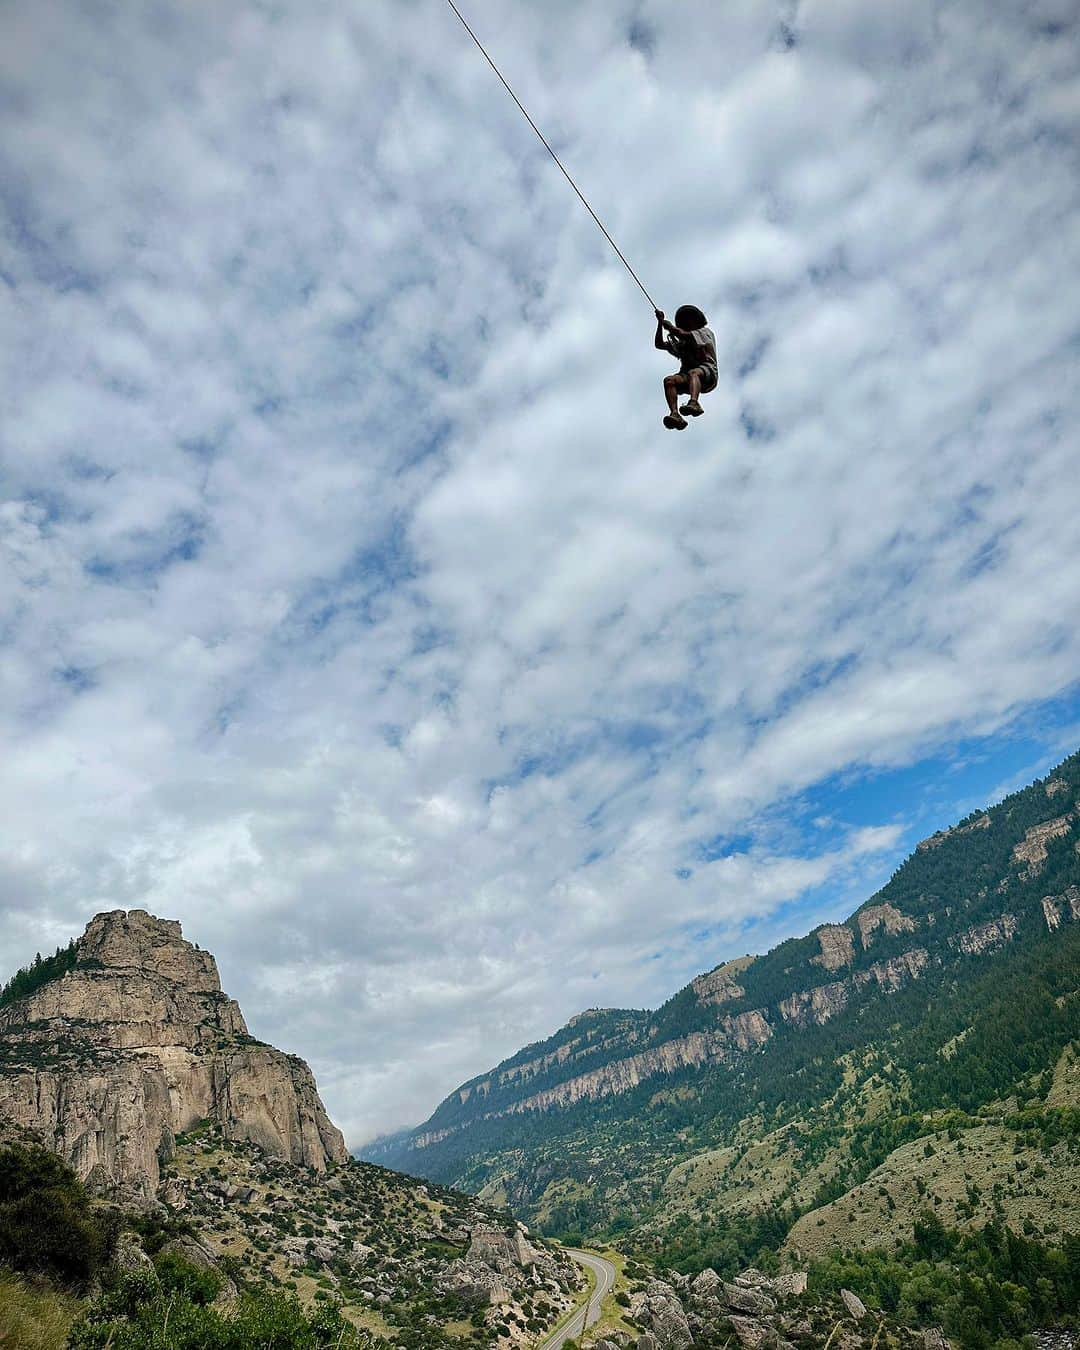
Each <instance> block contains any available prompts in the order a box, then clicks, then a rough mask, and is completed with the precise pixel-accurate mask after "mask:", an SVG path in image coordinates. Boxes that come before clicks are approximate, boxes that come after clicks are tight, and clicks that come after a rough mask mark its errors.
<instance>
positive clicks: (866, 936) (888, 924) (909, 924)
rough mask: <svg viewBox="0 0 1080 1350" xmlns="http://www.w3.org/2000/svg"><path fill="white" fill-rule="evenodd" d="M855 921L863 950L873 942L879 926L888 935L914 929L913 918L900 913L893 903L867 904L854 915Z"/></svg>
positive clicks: (909, 931)
mask: <svg viewBox="0 0 1080 1350" xmlns="http://www.w3.org/2000/svg"><path fill="white" fill-rule="evenodd" d="M855 922H856V923H857V924H858V925H859V940H860V941H861V942H862V947H863V951H866V949H867V947H869V946H870V944H871V943H872V942H873V940H874V934H875V933H876V932H877V930H878V929H879V928H882V929H884V930H885V934H886V936H888V937H892V935H893V934H894V933H911V932H914V929H915V920H914V919H913V918H911V916H910V915H908V914H901V913H900V911H899V910H898V909H897V908H896V906H895V905H867V906H866V908H865V909H860V910H859V912H858V914H856V915H855Z"/></svg>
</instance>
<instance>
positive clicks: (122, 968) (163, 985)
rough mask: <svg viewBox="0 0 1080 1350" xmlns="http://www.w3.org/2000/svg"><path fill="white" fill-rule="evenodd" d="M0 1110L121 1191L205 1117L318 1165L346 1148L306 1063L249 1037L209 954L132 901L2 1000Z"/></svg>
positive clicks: (131, 1189) (155, 1175) (149, 1186)
mask: <svg viewBox="0 0 1080 1350" xmlns="http://www.w3.org/2000/svg"><path fill="white" fill-rule="evenodd" d="M0 1115H3V1116H4V1117H5V1118H6V1119H7V1120H9V1121H12V1122H14V1123H16V1124H18V1125H21V1126H24V1127H25V1128H27V1129H31V1130H33V1131H35V1132H36V1133H37V1134H38V1135H39V1136H40V1137H42V1138H43V1139H45V1140H47V1141H48V1142H49V1143H50V1145H51V1146H52V1147H53V1148H55V1149H56V1151H57V1152H58V1153H60V1154H61V1155H62V1156H63V1157H65V1158H66V1159H67V1160H68V1161H69V1162H70V1163H71V1164H72V1166H73V1167H74V1168H75V1170H76V1171H77V1172H78V1173H79V1175H80V1176H81V1177H83V1178H88V1177H90V1175H91V1174H92V1173H93V1174H94V1177H95V1179H96V1184H97V1185H98V1188H99V1189H101V1188H102V1187H103V1184H107V1183H111V1184H112V1185H113V1186H115V1187H118V1188H120V1189H121V1190H122V1191H123V1192H126V1193H128V1194H129V1195H131V1196H136V1195H142V1196H144V1197H149V1196H151V1195H153V1193H154V1192H155V1190H156V1188H157V1185H158V1180H159V1175H160V1172H159V1168H160V1163H161V1161H162V1160H165V1159H167V1158H169V1157H170V1156H171V1154H172V1151H173V1147H174V1138H175V1135H176V1134H177V1133H179V1132H181V1131H184V1130H188V1129H190V1128H191V1127H192V1126H194V1125H195V1124H196V1123H198V1122H199V1121H201V1120H204V1119H205V1120H212V1121H214V1122H217V1123H218V1124H220V1125H221V1126H222V1127H223V1128H224V1130H225V1132H226V1133H227V1135H228V1136H229V1137H230V1138H234V1139H245V1140H250V1141H251V1142H253V1143H256V1144H258V1145H260V1146H261V1147H262V1148H263V1149H265V1150H266V1151H267V1152H268V1153H271V1154H274V1155H276V1156H279V1157H282V1158H285V1159H288V1160H289V1161H290V1162H294V1163H299V1164H301V1165H304V1166H307V1167H312V1168H315V1169H317V1170H323V1169H325V1167H326V1166H327V1164H328V1163H331V1162H343V1161H344V1160H345V1159H346V1158H347V1156H348V1154H347V1152H346V1149H345V1143H344V1140H343V1139H342V1137H341V1134H340V1132H339V1131H338V1130H337V1129H336V1128H335V1126H334V1125H332V1124H331V1122H330V1120H329V1119H328V1117H327V1115H326V1111H325V1109H324V1107H323V1104H322V1102H321V1100H320V1099H319V1094H318V1091H317V1089H316V1086H315V1080H314V1078H313V1077H312V1074H311V1070H310V1069H309V1068H308V1066H307V1065H306V1064H305V1063H304V1062H303V1060H300V1059H298V1058H296V1057H295V1056H292V1055H285V1054H283V1053H282V1052H281V1051H279V1050H275V1049H273V1048H272V1047H271V1046H268V1045H263V1044H261V1043H260V1042H258V1041H256V1040H254V1039H253V1038H252V1037H251V1036H249V1035H248V1031H247V1027H246V1025H245V1023H244V1018H243V1015H242V1014H241V1012H240V1009H239V1007H238V1006H237V1004H236V1003H235V1002H234V1001H233V1000H232V999H230V998H229V997H228V996H227V995H226V994H224V993H223V992H222V989H221V983H220V980H219V978H218V972H217V965H216V963H215V961H214V958H213V957H212V956H211V955H210V953H209V952H204V951H200V950H199V949H198V948H196V947H194V946H192V945H191V943H189V942H186V941H185V940H184V938H183V936H182V934H181V931H180V925H179V924H178V923H175V922H172V921H169V920H163V919H158V918H155V917H154V916H153V915H150V914H147V913H146V912H145V911H143V910H132V911H130V912H126V911H124V910H116V911H114V912H112V913H107V914H99V915H97V916H96V917H95V918H94V919H92V920H91V921H90V923H89V924H88V926H87V929H86V932H85V934H84V935H83V937H82V938H81V939H80V940H79V942H78V943H77V944H76V952H75V964H74V968H73V969H70V970H67V971H66V972H65V973H63V974H61V975H59V976H58V977H57V978H55V979H52V980H50V981H48V982H47V983H45V984H43V985H42V986H41V987H39V988H38V989H36V990H34V991H33V992H32V993H30V994H28V995H27V996H26V997H25V998H22V999H19V1000H17V1001H16V1002H14V1003H10V1004H8V1005H7V1006H6V1007H3V1008H0Z"/></svg>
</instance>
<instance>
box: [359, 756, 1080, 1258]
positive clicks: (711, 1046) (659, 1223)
mask: <svg viewBox="0 0 1080 1350" xmlns="http://www.w3.org/2000/svg"><path fill="white" fill-rule="evenodd" d="M1078 806H1080V755H1074V756H1072V757H1071V758H1070V759H1068V760H1066V761H1065V762H1064V763H1063V764H1062V765H1060V766H1059V767H1058V768H1057V769H1055V770H1054V771H1053V772H1052V773H1051V774H1049V775H1048V776H1047V777H1046V778H1045V779H1043V780H1040V781H1039V782H1037V783H1034V784H1032V785H1031V786H1030V787H1028V788H1026V789H1024V790H1023V791H1021V792H1018V793H1015V794H1013V795H1012V796H1010V797H1008V798H1006V799H1005V800H1004V801H1002V802H1000V803H999V804H997V805H995V806H993V807H990V808H989V809H987V810H986V811H981V812H977V813H974V814H973V815H971V816H969V817H968V818H967V819H965V820H963V821H961V822H960V823H959V824H958V825H957V826H956V827H955V828H953V829H951V830H948V831H944V832H941V833H939V834H937V835H935V836H933V837H931V838H930V839H928V840H926V841H924V842H923V843H922V844H921V845H920V846H919V847H918V848H917V849H916V850H915V852H914V853H913V854H912V855H911V856H910V857H909V858H908V859H907V860H906V861H905V862H904V863H903V865H902V866H901V867H900V868H899V869H898V870H897V872H896V873H895V874H894V876H893V877H892V878H891V879H890V881H889V882H888V883H887V885H885V886H884V887H883V888H882V889H881V890H880V891H879V892H878V893H877V894H876V895H874V896H872V897H871V898H870V899H869V900H867V902H866V903H865V904H864V905H862V906H861V907H860V908H859V909H858V910H857V911H856V912H855V913H854V914H853V915H852V916H851V918H850V919H849V920H848V921H847V922H846V923H845V924H833V925H825V926H823V927H822V928H819V929H817V930H815V932H813V933H811V934H809V935H808V936H806V937H803V938H796V939H792V940H790V941H787V942H784V943H782V944H780V945H779V946H778V947H776V948H775V949H774V950H773V951H771V952H769V953H768V954H767V955H765V956H761V957H757V958H754V959H745V960H741V961H736V962H732V963H729V964H728V965H726V966H722V967H718V968H717V969H716V970H715V971H711V972H709V973H708V974H706V975H704V976H702V977H700V978H699V979H697V980H694V981H693V982H692V983H691V984H690V985H688V986H687V987H686V988H685V989H683V990H681V991H680V992H679V993H677V994H676V995H675V996H674V997H673V998H671V999H670V1000H669V1001H668V1002H667V1003H666V1004H664V1005H663V1007H661V1008H659V1009H657V1010H656V1011H655V1012H651V1013H650V1012H647V1011H633V1010H630V1011H626V1010H604V1011H599V1012H591V1013H588V1014H584V1015H582V1016H581V1017H579V1018H576V1019H574V1020H573V1021H572V1022H571V1023H570V1024H568V1026H566V1027H565V1028H563V1029H562V1030H561V1031H560V1032H559V1033H557V1034H556V1036H554V1037H552V1038H551V1039H550V1040H548V1041H545V1042H542V1043H539V1044H536V1045H532V1046H529V1047H527V1048H526V1049H525V1050H523V1051H521V1052H520V1053H519V1054H518V1055H515V1056H514V1057H513V1058H512V1059H510V1060H507V1061H506V1062H505V1063H503V1064H501V1065H499V1066H498V1067H497V1068H496V1069H494V1070H493V1071H492V1072H491V1073H489V1074H486V1075H482V1076H481V1077H479V1078H476V1079H474V1080H472V1081H471V1082H470V1083H467V1084H464V1085H463V1086H462V1088H460V1089H459V1090H458V1091H457V1092H455V1093H453V1094H451V1096H450V1097H449V1098H448V1099H447V1100H446V1101H445V1102H443V1104H442V1105H441V1106H440V1107H439V1108H438V1110H437V1111H436V1112H435V1113H434V1115H433V1116H432V1117H431V1118H430V1120H429V1121H427V1122H426V1123H425V1125H423V1126H422V1127H420V1129H419V1130H417V1131H415V1132H413V1133H410V1134H407V1135H402V1136H398V1137H396V1138H395V1139H392V1140H386V1141H383V1142H382V1143H381V1145H379V1146H377V1147H376V1148H375V1149H373V1150H371V1151H370V1152H369V1154H368V1156H370V1157H373V1158H376V1159H378V1160H380V1161H389V1162H390V1163H392V1165H394V1166H399V1167H402V1168H405V1169H407V1170H409V1171H412V1172H417V1173H420V1174H422V1175H427V1176H430V1177H432V1178H435V1179H437V1180H443V1181H452V1182H454V1183H455V1184H458V1185H462V1186H465V1187H466V1188H468V1189H473V1190H476V1191H479V1192H481V1193H483V1194H485V1195H488V1196H490V1197H493V1198H497V1199H499V1200H500V1201H506V1202H509V1203H511V1204H513V1205H514V1206H515V1208H516V1209H517V1210H518V1211H519V1212H521V1213H523V1214H524V1216H525V1217H527V1218H530V1219H531V1220H532V1221H533V1222H534V1223H537V1224H539V1225H540V1226H541V1227H542V1228H543V1229H545V1230H546V1231H549V1232H555V1233H560V1234H563V1235H567V1236H571V1237H593V1238H599V1237H619V1236H620V1235H623V1236H626V1235H629V1236H630V1238H631V1240H632V1241H633V1243H634V1244H637V1245H641V1244H645V1245H646V1246H647V1247H649V1248H650V1249H652V1250H654V1251H655V1252H656V1253H657V1254H658V1256H660V1257H662V1258H663V1259H667V1260H670V1261H672V1262H674V1263H676V1264H678V1265H681V1266H683V1267H684V1268H687V1269H692V1268H695V1267H698V1268H699V1267H700V1266H701V1265H703V1264H714V1265H717V1264H719V1265H723V1264H725V1262H726V1261H729V1262H735V1261H737V1260H740V1259H743V1258H745V1257H746V1256H748V1255H749V1256H752V1255H755V1254H757V1253H758V1251H759V1249H760V1248H762V1247H765V1248H766V1249H771V1250H775V1249H777V1248H779V1247H780V1246H781V1245H782V1244H783V1243H784V1241H785V1240H786V1239H788V1234H789V1233H790V1232H791V1230H792V1226H793V1224H794V1223H795V1221H796V1220H797V1219H798V1218H799V1216H800V1215H806V1216H808V1217H807V1218H804V1219H803V1220H802V1222H801V1226H800V1230H799V1231H800V1232H801V1233H802V1234H803V1235H804V1236H805V1234H806V1233H807V1232H808V1231H814V1232H816V1231H817V1228H816V1227H815V1225H816V1224H817V1222H818V1219H817V1218H816V1217H815V1214H816V1212H817V1211H818V1210H821V1211H822V1216H823V1217H822V1218H821V1222H822V1225H823V1228H824V1230H825V1231H829V1232H831V1231H832V1227H831V1225H832V1217H831V1210H829V1209H828V1207H829V1206H831V1205H832V1204H833V1203H834V1202H836V1201H838V1199H839V1198H840V1197H843V1196H845V1195H846V1194H847V1193H849V1192H851V1191H852V1189H853V1188H857V1187H860V1186H862V1185H863V1183H865V1182H867V1178H870V1177H871V1176H872V1174H875V1169H878V1168H880V1167H883V1166H884V1165H886V1164H887V1163H888V1162H889V1160H890V1158H893V1157H894V1156H896V1157H899V1158H900V1159H901V1161H902V1162H903V1164H904V1168H905V1169H906V1170H905V1171H904V1172H903V1177H902V1178H901V1180H902V1181H903V1185H900V1183H899V1182H897V1186H894V1187H893V1188H892V1190H890V1186H891V1185H892V1183H891V1182H889V1184H886V1183H885V1182H882V1183H881V1185H880V1187H879V1188H878V1189H880V1190H882V1191H884V1192H885V1194H884V1195H879V1196H877V1203H878V1204H879V1205H880V1206H881V1207H882V1208H883V1209H884V1210H885V1211H886V1213H891V1214H901V1213H902V1215H903V1223H902V1224H901V1223H900V1220H899V1218H898V1219H897V1221H896V1224H895V1225H894V1227H895V1228H896V1235H897V1240H900V1239H901V1238H904V1239H905V1240H906V1239H910V1238H911V1234H912V1223H913V1219H912V1215H913V1213H914V1212H915V1208H916V1207H917V1205H916V1202H918V1204H922V1203H923V1201H924V1199H925V1197H926V1196H927V1195H929V1194H931V1187H932V1186H936V1187H937V1188H938V1201H937V1203H938V1206H939V1207H940V1206H944V1207H945V1211H946V1212H947V1214H948V1217H949V1221H950V1222H953V1223H956V1224H959V1225H963V1224H965V1223H974V1222H976V1220H978V1219H982V1220H984V1221H990V1220H992V1219H995V1218H1001V1217H1003V1216H1004V1218H1006V1219H1007V1220H1009V1221H1012V1220H1015V1222H1016V1223H1017V1224H1018V1225H1020V1226H1023V1225H1024V1224H1027V1225H1028V1226H1029V1227H1032V1228H1033V1227H1036V1226H1037V1227H1038V1230H1039V1231H1043V1230H1044V1228H1045V1226H1046V1225H1047V1224H1051V1225H1055V1226H1056V1227H1057V1228H1059V1229H1060V1230H1062V1231H1064V1230H1068V1229H1075V1227H1076V1226H1077V1223H1078V1222H1080V1213H1078V1212H1077V1207H1076V1206H1075V1205H1072V1206H1071V1207H1068V1206H1066V1207H1062V1206H1060V1205H1058V1204H1057V1199H1056V1198H1055V1195H1053V1194H1051V1193H1050V1192H1051V1191H1052V1189H1053V1188H1052V1187H1050V1186H1048V1185H1047V1184H1040V1180H1041V1179H1040V1178H1039V1177H1038V1176H1037V1175H1036V1174H1037V1173H1038V1172H1039V1170H1040V1168H1041V1172H1042V1174H1043V1175H1044V1174H1045V1172H1046V1170H1047V1167H1046V1164H1045V1160H1044V1161H1043V1162H1040V1158H1041V1157H1042V1154H1044V1153H1045V1154H1047V1155H1050V1154H1053V1168H1054V1170H1055V1171H1056V1172H1057V1174H1058V1175H1059V1176H1064V1175H1066V1174H1067V1175H1069V1176H1073V1175H1074V1174H1073V1172H1072V1171H1071V1170H1070V1169H1072V1168H1073V1167H1074V1166H1075V1159H1076V1149H1077V1120H1078V1118H1080V1117H1078V1112H1077V1108H1078V1107H1080V1087H1078V1083H1077V1075H1076V1073H1075V1072H1074V1071H1072V1070H1069V1068H1068V1066H1069V1064H1071V1063H1073V1061H1072V1060H1070V1059H1069V1050H1068V1047H1069V1046H1070V1044H1071V1043H1072V1042H1074V1041H1075V1040H1076V1039H1077V1038H1078V1037H1080V997H1078V990H1080V811H1078ZM976 1129H977V1130H979V1131H981V1133H980V1135H979V1147H980V1149H981V1150H982V1151H983V1153H984V1154H985V1155H986V1156H985V1157H984V1160H983V1162H984V1164H985V1169H986V1170H987V1173H988V1175H989V1173H991V1172H992V1173H993V1174H994V1177H995V1180H994V1181H993V1182H991V1183H990V1184H989V1185H988V1187H987V1189H986V1193H985V1194H984V1193H983V1191H982V1190H981V1189H980V1182H979V1180H978V1179H977V1178H976V1177H975V1176H974V1174H973V1172H972V1167H971V1166H970V1165H969V1164H970V1162H971V1159H970V1158H969V1159H968V1165H965V1163H964V1154H963V1152H962V1151H961V1152H960V1153H959V1154H958V1155H957V1156H956V1157H955V1158H953V1156H952V1154H953V1150H952V1149H951V1145H952V1144H954V1143H955V1142H956V1141H955V1139H953V1136H954V1135H956V1136H961V1135H962V1134H963V1133H964V1132H965V1131H968V1130H976ZM938 1136H940V1137H941V1138H942V1139H943V1140H944V1141H945V1143H946V1144H948V1145H950V1147H948V1148H945V1149H944V1150H942V1149H940V1148H939V1147H938V1146H937V1145H935V1144H934V1142H933V1140H934V1139H935V1137H938ZM973 1138H974V1136H973ZM919 1140H921V1141H923V1143H922V1144H919V1145H917V1146H916V1151H917V1152H918V1153H919V1154H920V1156H922V1157H923V1159H924V1162H925V1166H924V1167H921V1168H920V1167H914V1166H913V1165H912V1164H911V1160H910V1158H909V1156H908V1155H909V1154H910V1153H911V1149H912V1145H913V1143H914V1141H919ZM905 1149H907V1150H908V1152H907V1153H904V1150H905ZM1055 1150H1056V1152H1055ZM943 1151H944V1153H945V1154H946V1155H947V1156H948V1157H949V1158H952V1165H953V1169H954V1170H955V1169H956V1168H957V1167H959V1169H960V1176H961V1181H962V1184H961V1186H960V1192H959V1194H960V1200H959V1201H957V1198H956V1196H955V1195H954V1193H953V1192H954V1189H955V1188H954V1186H953V1182H954V1181H955V1177H953V1176H952V1175H951V1173H950V1174H949V1175H945V1171H944V1170H943V1164H942V1163H941V1162H940V1160H939V1162H938V1163H937V1164H932V1161H931V1160H932V1159H934V1158H939V1155H940V1154H941V1153H942V1152H943ZM1013 1151H1015V1152H1016V1153H1017V1156H1019V1155H1020V1154H1021V1153H1023V1155H1024V1156H1023V1161H1024V1164H1025V1166H1024V1170H1023V1171H1021V1172H1019V1173H1018V1172H1016V1171H1015V1170H1014V1171H1013V1172H1012V1173H1011V1174H1010V1184H1009V1185H1008V1186H1006V1185H1005V1182H1004V1181H1002V1180H1001V1178H1000V1177H999V1176H998V1174H997V1170H995V1168H996V1163H995V1164H994V1165H991V1164H992V1163H993V1160H994V1158H996V1156H997V1155H998V1154H999V1153H1002V1154H1003V1153H1004V1152H1009V1153H1010V1154H1011V1153H1012V1152H1013ZM991 1155H993V1156H991ZM886 1170H887V1169H886ZM965 1170H966V1171H967V1173H968V1178H967V1180H963V1174H964V1171H965ZM935 1171H936V1174H937V1175H936V1176H935V1177H931V1173H935ZM922 1173H925V1175H922ZM1078 1180H1080V1178H1078ZM971 1187H974V1188H975V1189H976V1191H978V1194H977V1195H974V1196H973V1195H972V1192H971V1189H970V1188H971ZM994 1187H997V1190H996V1191H995V1190H994V1189H993V1188H994ZM898 1188H899V1189H898ZM865 1189H867V1188H866V1187H864V1190H865ZM869 1189H870V1190H873V1187H872V1186H869ZM893 1191H896V1192H897V1193H896V1194H893ZM900 1191H903V1195H901V1194H900ZM908 1191H910V1195H909V1194H908ZM860 1194H861V1192H860ZM863 1199H864V1202H865V1205H866V1207H867V1209H868V1210H869V1209H872V1208H873V1205H872V1204H871V1203H870V1199H869V1198H868V1197H863ZM890 1205H891V1206H892V1209H891V1210H890V1209H889V1206H890ZM812 1212H813V1213H812ZM845 1222H848V1220H846V1219H845ZM860 1222H861V1219H860ZM862 1226H863V1227H865V1229H866V1232H867V1234H868V1236H867V1242H869V1241H870V1240H871V1239H870V1236H869V1235H871V1234H872V1235H874V1240H877V1238H878V1237H880V1234H881V1232H882V1231H888V1229H889V1225H888V1224H887V1223H886V1224H885V1225H882V1224H876V1225H875V1224H874V1223H871V1222H870V1221H869V1218H868V1219H867V1222H866V1223H865V1224H863V1225H862ZM848 1227H849V1229H850V1230H851V1233H845V1237H847V1236H851V1235H853V1234H854V1230H855V1229H856V1228H859V1223H857V1222H856V1221H855V1219H852V1220H851V1221H850V1222H848ZM860 1231H861V1229H860ZM864 1245H865V1244H864Z"/></svg>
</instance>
